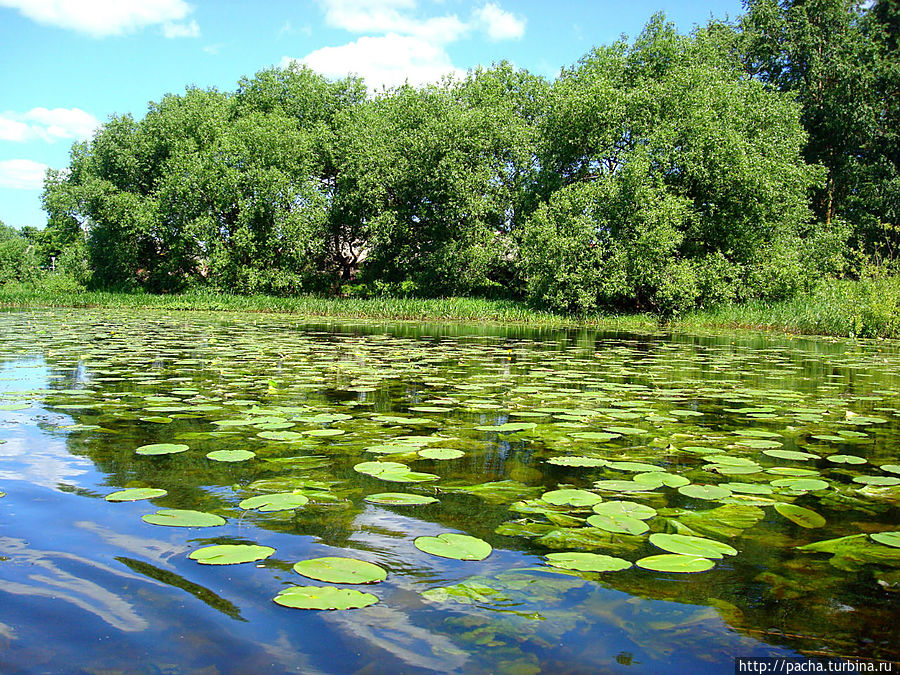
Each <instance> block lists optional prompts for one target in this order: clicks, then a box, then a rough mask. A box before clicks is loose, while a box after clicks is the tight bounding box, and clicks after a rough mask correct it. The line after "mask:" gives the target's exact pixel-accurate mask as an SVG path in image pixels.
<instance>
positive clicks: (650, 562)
mask: <svg viewBox="0 0 900 675" xmlns="http://www.w3.org/2000/svg"><path fill="white" fill-rule="evenodd" d="M635 565H637V566H638V567H643V568H644V569H645V570H652V571H654V572H679V573H690V572H705V571H707V570H710V569H712V568H713V567H714V566H715V563H714V562H713V561H712V560H710V559H709V558H703V557H701V556H695V555H682V554H679V553H666V554H663V555H651V556H648V557H646V558H641V559H640V560H638V561H637V562H636V563H635Z"/></svg>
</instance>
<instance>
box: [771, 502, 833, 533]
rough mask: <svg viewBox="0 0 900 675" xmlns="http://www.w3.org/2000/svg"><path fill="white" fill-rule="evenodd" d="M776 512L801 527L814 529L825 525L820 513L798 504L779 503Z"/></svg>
mask: <svg viewBox="0 0 900 675" xmlns="http://www.w3.org/2000/svg"><path fill="white" fill-rule="evenodd" d="M775 510H776V511H778V513H780V514H781V515H782V516H784V517H785V518H787V519H788V520H791V521H793V522H795V523H797V525H799V526H800V527H805V528H808V529H812V528H816V527H822V526H823V525H825V519H824V518H823V517H822V516H820V515H819V514H818V513H816V512H815V511H813V510H812V509H807V508H804V507H802V506H797V505H796V504H782V503H779V504H776V505H775Z"/></svg>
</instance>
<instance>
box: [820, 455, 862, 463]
mask: <svg viewBox="0 0 900 675" xmlns="http://www.w3.org/2000/svg"><path fill="white" fill-rule="evenodd" d="M825 459H827V460H828V461H829V462H834V463H835V464H865V463H866V460H865V458H864V457H859V456H858V455H828V457H826V458H825Z"/></svg>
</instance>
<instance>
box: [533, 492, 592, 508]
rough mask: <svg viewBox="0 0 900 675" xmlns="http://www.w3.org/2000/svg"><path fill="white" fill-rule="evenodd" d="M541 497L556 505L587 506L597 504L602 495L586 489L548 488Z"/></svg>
mask: <svg viewBox="0 0 900 675" xmlns="http://www.w3.org/2000/svg"><path fill="white" fill-rule="evenodd" d="M541 499H542V500H544V501H545V502H547V503H548V504H555V505H556V506H576V507H582V506H584V507H587V506H593V505H594V504H599V503H600V502H602V501H603V497H601V496H600V495H598V494H594V493H593V492H588V491H587V490H550V491H549V492H545V493H544V494H542V495H541Z"/></svg>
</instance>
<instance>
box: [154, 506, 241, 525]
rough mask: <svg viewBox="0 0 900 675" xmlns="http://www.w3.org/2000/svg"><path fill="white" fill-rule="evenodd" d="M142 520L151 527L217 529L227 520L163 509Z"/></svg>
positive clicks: (188, 511) (184, 511) (197, 512)
mask: <svg viewBox="0 0 900 675" xmlns="http://www.w3.org/2000/svg"><path fill="white" fill-rule="evenodd" d="M141 519H142V520H143V521H144V522H145V523H150V524H151V525H168V526H169V527H216V526H218V525H224V524H225V519H224V518H222V517H221V516H217V515H215V514H212V513H205V512H203V511H192V510H190V509H162V510H161V511H157V512H156V513H148V514H146V515H144V516H142V518H141Z"/></svg>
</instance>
